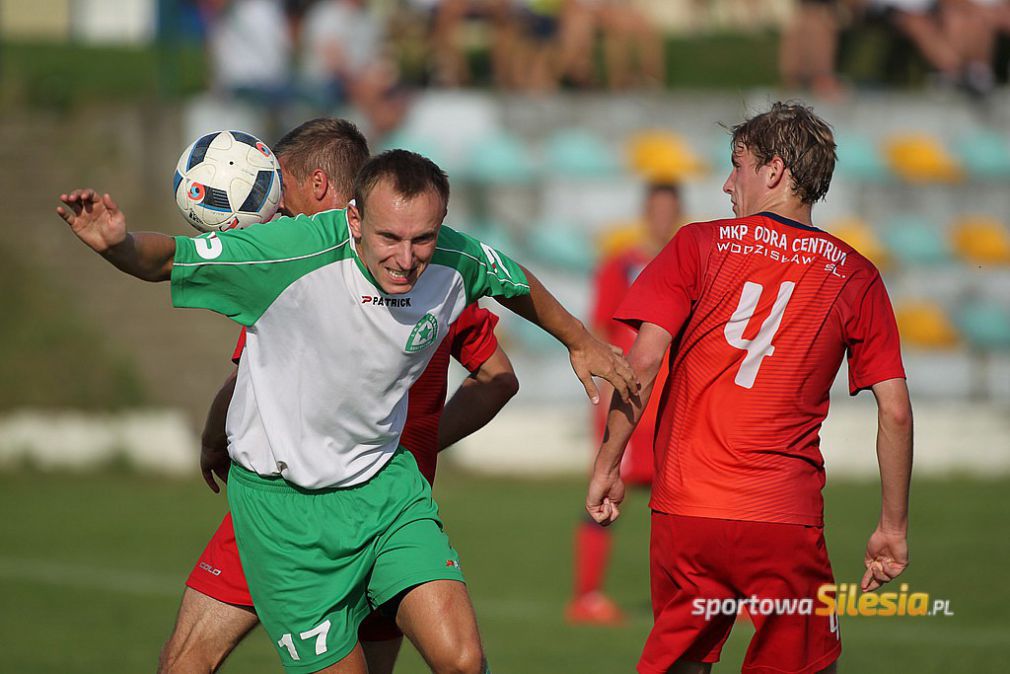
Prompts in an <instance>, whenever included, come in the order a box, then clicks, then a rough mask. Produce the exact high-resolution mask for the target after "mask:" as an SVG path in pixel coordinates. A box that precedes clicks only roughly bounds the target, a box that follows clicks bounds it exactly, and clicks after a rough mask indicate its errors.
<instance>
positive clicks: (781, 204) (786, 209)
mask: <svg viewBox="0 0 1010 674" xmlns="http://www.w3.org/2000/svg"><path fill="white" fill-rule="evenodd" d="M811 210H812V209H811V205H810V204H804V203H802V202H800V201H799V200H797V199H794V198H777V197H771V198H769V199H766V200H764V201H762V202H761V203H759V204H758V208H757V209H756V210H755V211H754V212H755V213H765V212H767V213H774V214H775V215H778V216H781V217H783V218H788V219H790V220H794V221H796V222H798V223H800V224H801V225H807V226H808V227H812V226H813V224H814V223H813V218H812V215H811Z"/></svg>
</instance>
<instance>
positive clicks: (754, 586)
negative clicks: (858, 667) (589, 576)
mask: <svg viewBox="0 0 1010 674" xmlns="http://www.w3.org/2000/svg"><path fill="white" fill-rule="evenodd" d="M650 576H651V584H652V612H653V617H654V618H655V624H654V625H653V627H652V631H651V632H650V633H649V638H648V639H647V640H646V642H645V648H644V650H643V651H642V658H641V659H640V660H639V662H638V671H639V672H640V673H641V674H653V673H655V674H660V673H665V672H666V671H668V670H669V669H670V668H671V667H672V666H673V665H674V663H676V662H677V661H678V660H681V659H682V660H686V661H689V662H718V661H719V655H720V653H721V651H722V645H723V644H724V643H725V641H726V638H727V637H728V636H729V632H730V629H731V628H732V627H733V623H734V621H735V620H736V610H735V609H736V608H738V607H740V606H741V605H743V606H744V607H746V608H747V609H748V612H749V613H750V616H751V619H752V621H753V622H754V628H755V634H754V637H753V638H752V639H751V642H750V648H748V649H747V655H746V657H745V658H744V662H743V667H742V668H741V671H742V672H748V673H749V674H783V673H784V672H789V673H791V674H806V673H808V672H817V671H820V670H822V669H824V668H825V667H827V666H828V665H830V664H831V663H832V662H834V661H835V660H836V659H837V658H838V655H839V653H841V651H842V643H841V638H840V635H839V632H838V620H837V616H834V615H831V616H819V615H816V614H815V612H814V609H816V608H818V607H820V604H819V603H818V602H817V588H818V587H820V586H821V585H822V584H825V583H834V576H833V574H832V572H831V563H830V562H829V561H828V551H827V548H826V547H825V545H824V531H823V529H822V528H820V527H807V526H802V525H798V524H778V523H769V522H745V521H740V520H720V519H712V518H707V517H685V516H681V515H670V514H667V513H661V512H656V511H653V513H652V540H651V549H650ZM776 599H779V600H798V601H792V602H789V601H782V602H780V603H779V604H778V605H776V604H775V603H774V600H776ZM761 600H769V601H761ZM799 600H809V601H806V602H803V601H799ZM748 601H750V602H752V603H750V604H748V603H747V602H748ZM716 604H718V608H716V607H715V605H716ZM784 606H792V607H793V610H792V612H791V613H790V612H789V609H785V610H782V609H781V608H780V607H784ZM807 608H809V609H810V610H806V609H807Z"/></svg>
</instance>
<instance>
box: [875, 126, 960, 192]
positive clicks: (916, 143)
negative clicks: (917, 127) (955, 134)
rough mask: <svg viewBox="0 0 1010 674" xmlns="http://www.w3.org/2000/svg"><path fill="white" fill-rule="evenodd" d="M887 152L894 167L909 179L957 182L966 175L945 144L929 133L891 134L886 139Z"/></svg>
mask: <svg viewBox="0 0 1010 674" xmlns="http://www.w3.org/2000/svg"><path fill="white" fill-rule="evenodd" d="M884 155H885V156H886V157H887V161H888V164H889V165H890V167H891V170H892V171H894V172H895V173H896V174H898V175H899V176H900V177H902V178H904V179H905V180H907V181H909V182H915V183H923V182H956V181H958V180H960V179H961V178H962V177H963V171H962V169H961V166H960V165H959V164H958V162H957V160H956V159H955V158H954V157H953V156H952V155H951V154H950V153H949V152H947V149H946V148H945V147H944V146H943V143H941V142H940V140H939V139H937V138H934V137H933V136H929V135H927V134H922V133H911V134H901V135H896V136H892V137H890V138H888V139H887V140H885V141H884Z"/></svg>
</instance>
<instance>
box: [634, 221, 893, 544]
mask: <svg viewBox="0 0 1010 674" xmlns="http://www.w3.org/2000/svg"><path fill="white" fill-rule="evenodd" d="M615 317H616V318H618V319H619V320H622V321H625V322H626V323H628V324H629V325H632V326H638V325H640V324H641V323H643V322H648V323H654V324H656V325H658V326H660V327H662V328H663V329H665V330H666V331H667V332H669V333H670V334H671V335H673V337H674V343H673V349H674V350H673V351H671V354H672V355H671V358H670V366H669V378H668V380H667V382H666V385H665V386H664V387H663V389H662V395H661V397H660V402H659V428H658V429H657V436H656V480H655V483H654V485H653V495H652V502H651V507H652V508H653V509H654V510H658V511H661V512H665V513H670V514H674V515H687V516H694V517H714V518H722V519H736V520H750V521H760V522H784V523H790V524H803V525H815V526H821V525H822V524H823V500H822V497H821V488H822V487H823V486H824V460H823V457H822V456H821V453H820V436H819V431H820V427H821V423H822V422H823V421H824V418H825V417H826V416H827V413H828V398H829V390H830V388H831V383H832V381H833V380H834V378H835V375H836V374H837V373H838V368H839V367H840V365H841V362H842V358H843V357H844V356H845V355H846V353H847V354H848V360H849V388H850V392H851V393H852V394H853V395H854V394H855V393H857V392H858V391H860V390H862V389H864V388H868V387H870V386H872V385H873V384H876V383H878V382H881V381H885V380H887V379H894V378H904V376H905V371H904V369H903V367H902V363H901V353H900V349H899V340H898V328H897V325H896V323H895V320H894V312H893V310H892V308H891V302H890V300H889V299H888V296H887V291H886V290H885V289H884V284H883V281H882V280H881V278H880V274H879V273H878V272H877V270H876V268H874V266H873V264H872V263H870V262H869V261H868V260H867V259H866V258H864V257H863V256H862V255H860V254H859V253H857V252H856V251H855V250H853V249H852V247H850V246H848V245H846V244H845V243H844V242H842V241H841V240H840V239H837V238H835V237H833V236H831V235H830V234H827V233H825V232H822V231H821V230H819V229H816V228H814V227H808V226H806V225H803V224H801V223H798V222H795V221H792V220H789V219H787V218H783V217H780V216H778V215H775V214H772V213H760V214H758V215H754V216H750V217H746V218H738V219H732V220H718V221H715V222H706V223H694V224H691V225H688V226H686V227H683V228H681V229H680V231H679V232H678V233H677V235H676V236H675V237H674V238H673V240H672V241H671V242H670V244H668V245H667V246H666V248H664V249H663V252H661V253H660V254H659V256H657V258H656V259H655V260H654V261H653V262H652V263H650V264H649V266H648V267H646V269H645V270H644V271H643V272H642V274H641V275H640V276H639V278H638V280H637V281H636V282H635V284H634V285H633V287H632V289H631V291H630V292H629V294H628V296H627V297H626V298H625V301H624V302H623V303H622V305H621V308H620V309H619V310H618V312H617V314H616V316H615Z"/></svg>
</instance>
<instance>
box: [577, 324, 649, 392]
mask: <svg viewBox="0 0 1010 674" xmlns="http://www.w3.org/2000/svg"><path fill="white" fill-rule="evenodd" d="M569 357H570V358H571V361H572V369H573V370H575V374H576V375H577V376H578V378H579V381H581V382H582V385H583V386H584V387H585V389H586V395H588V396H589V399H590V400H591V401H593V404H594V405H596V404H597V403H599V402H600V390H599V389H598V388H597V386H596V382H594V381H593V376H597V377H602V378H604V379H606V380H607V381H608V382H610V384H611V386H613V387H614V391H615V392H616V393H617V395H619V396H621V400H623V401H624V402H629V401H630V400H631V397H632V396H634V395H637V394H638V390H639V388H640V386H639V383H638V378H637V377H636V376H635V373H634V371H633V370H632V369H631V366H630V365H628V361H626V360H625V359H624V355H623V353H622V352H621V350H620V349H618V348H617V347H616V346H612V345H610V344H606V343H604V342H602V341H600V340H598V339H596V338H595V337H593V336H592V335H590V334H589V333H588V332H587V333H586V338H585V339H584V340H582V342H580V343H579V344H577V345H575V346H573V347H572V348H571V350H570V351H569Z"/></svg>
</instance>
